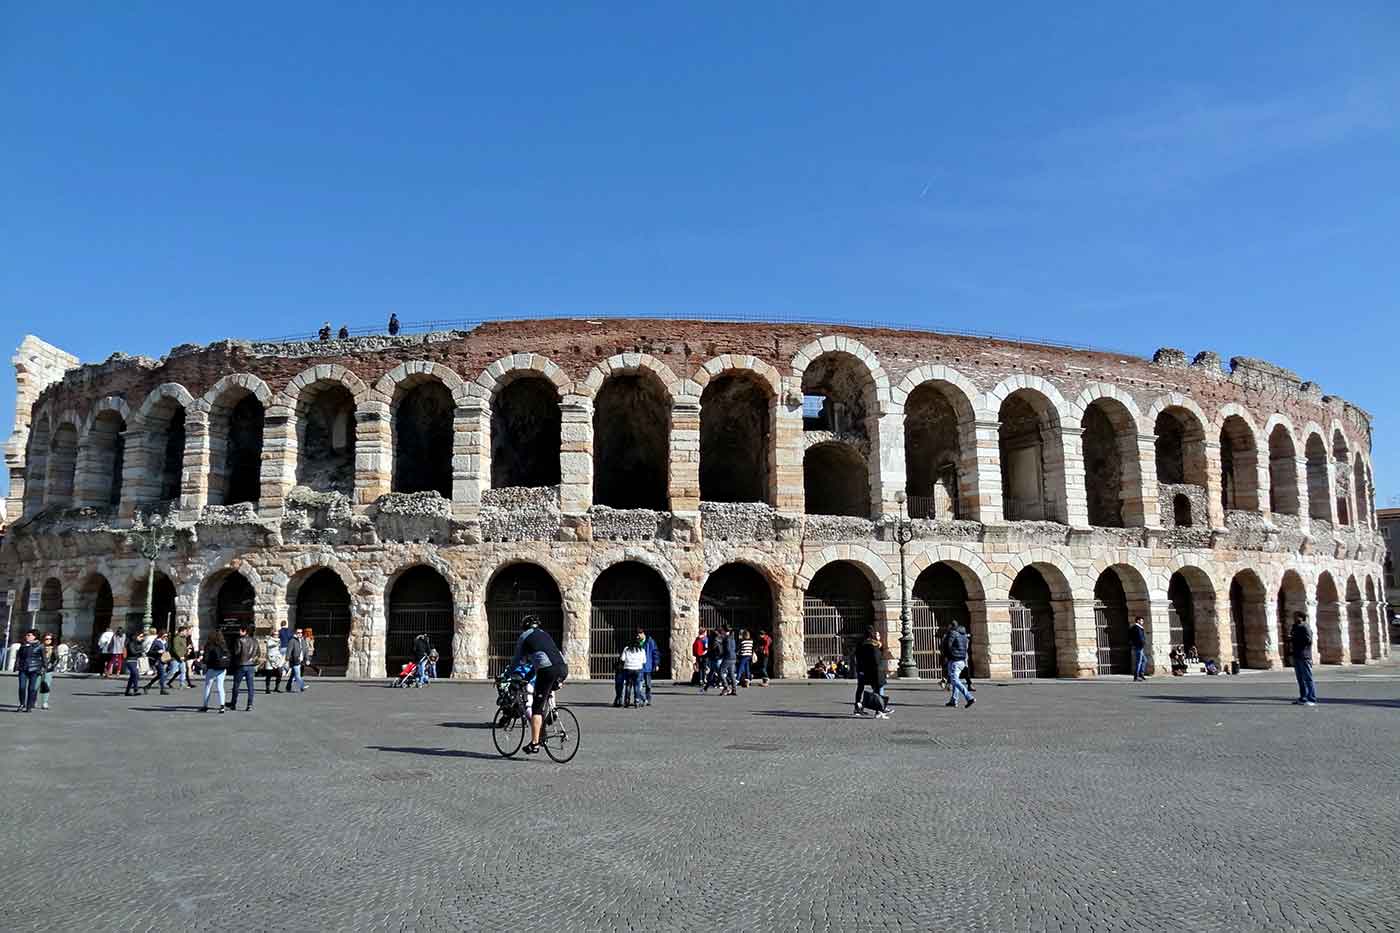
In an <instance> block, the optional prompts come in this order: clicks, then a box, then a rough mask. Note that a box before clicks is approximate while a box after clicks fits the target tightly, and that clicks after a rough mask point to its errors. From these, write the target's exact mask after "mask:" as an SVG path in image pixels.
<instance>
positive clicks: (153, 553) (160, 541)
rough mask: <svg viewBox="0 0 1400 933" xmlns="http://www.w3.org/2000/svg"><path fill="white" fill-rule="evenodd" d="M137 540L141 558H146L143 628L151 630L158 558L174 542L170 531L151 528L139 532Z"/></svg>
mask: <svg viewBox="0 0 1400 933" xmlns="http://www.w3.org/2000/svg"><path fill="white" fill-rule="evenodd" d="M136 534H137V536H138V537H137V540H138V541H140V542H141V556H142V557H144V558H146V561H147V565H146V612H145V614H144V615H143V616H142V619H141V627H142V628H143V629H150V628H151V627H152V626H153V624H154V620H153V618H152V612H153V609H152V607H151V601H152V599H153V597H154V596H155V589H156V558H157V557H159V556H160V552H161V551H164V550H165V549H166V548H168V547H170V545H171V543H172V542H173V540H174V539H173V538H172V537H171V534H170V531H169V529H166V528H160V527H156V528H151V529H148V530H147V531H145V532H137V533H136Z"/></svg>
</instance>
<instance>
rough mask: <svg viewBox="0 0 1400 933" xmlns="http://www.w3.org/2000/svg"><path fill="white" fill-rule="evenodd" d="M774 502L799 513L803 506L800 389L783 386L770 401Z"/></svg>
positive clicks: (784, 510)
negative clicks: (777, 394) (771, 409)
mask: <svg viewBox="0 0 1400 933" xmlns="http://www.w3.org/2000/svg"><path fill="white" fill-rule="evenodd" d="M773 426H774V427H773V506H774V508H776V509H777V510H778V511H779V512H788V513H791V514H794V515H801V514H802V513H803V511H804V510H805V509H806V491H805V487H804V486H803V476H802V458H803V455H804V454H805V453H806V451H805V449H804V447H803V443H802V391H801V387H800V386H796V385H788V384H787V380H784V387H783V390H782V395H781V397H780V398H778V399H775V400H774V404H773Z"/></svg>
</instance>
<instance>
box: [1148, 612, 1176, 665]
mask: <svg viewBox="0 0 1400 933" xmlns="http://www.w3.org/2000/svg"><path fill="white" fill-rule="evenodd" d="M1167 605H1168V604H1167V599H1166V593H1165V592H1164V593H1162V598H1161V599H1154V600H1152V609H1151V612H1150V613H1149V614H1148V618H1149V621H1150V623H1151V624H1150V627H1149V628H1148V630H1147V640H1148V650H1149V651H1150V652H1151V654H1150V656H1149V657H1148V661H1147V672H1148V673H1149V674H1151V675H1152V676H1153V677H1169V676H1171V672H1172V661H1171V653H1172V632H1171V620H1170V618H1169V617H1168V615H1167Z"/></svg>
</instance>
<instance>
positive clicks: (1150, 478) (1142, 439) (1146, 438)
mask: <svg viewBox="0 0 1400 933" xmlns="http://www.w3.org/2000/svg"><path fill="white" fill-rule="evenodd" d="M1129 456H1131V457H1133V461H1132V462H1133V464H1134V467H1135V469H1136V471H1137V476H1136V477H1135V478H1134V479H1132V480H1130V479H1129V477H1128V470H1127V463H1126V460H1127V458H1128V457H1129ZM1124 460H1125V463H1124V469H1123V482H1124V484H1125V486H1127V487H1128V488H1125V489H1124V490H1123V524H1125V525H1141V526H1142V527H1144V528H1161V527H1162V511H1161V507H1160V504H1159V502H1158V501H1157V435H1155V434H1135V435H1133V438H1132V443H1131V444H1129V445H1127V446H1126V449H1125V450H1124ZM1130 483H1131V484H1132V485H1128V484H1130ZM1133 487H1136V488H1133Z"/></svg>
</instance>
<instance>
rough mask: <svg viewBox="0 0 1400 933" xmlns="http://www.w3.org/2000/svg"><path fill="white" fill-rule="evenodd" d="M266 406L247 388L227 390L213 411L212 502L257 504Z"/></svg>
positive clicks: (211, 424) (210, 465)
mask: <svg viewBox="0 0 1400 933" xmlns="http://www.w3.org/2000/svg"><path fill="white" fill-rule="evenodd" d="M262 448H263V406H262V402H260V401H258V397H257V396H256V395H254V394H253V393H251V392H249V391H248V390H246V389H242V388H240V389H236V390H231V391H228V392H225V393H224V395H223V397H222V398H220V399H219V400H218V401H216V402H215V403H214V405H213V406H212V407H211V409H210V412H209V504H210V505H237V504H238V503H240V502H251V503H254V504H256V503H257V501H258V499H259V498H260V496H261V494H262Z"/></svg>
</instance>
